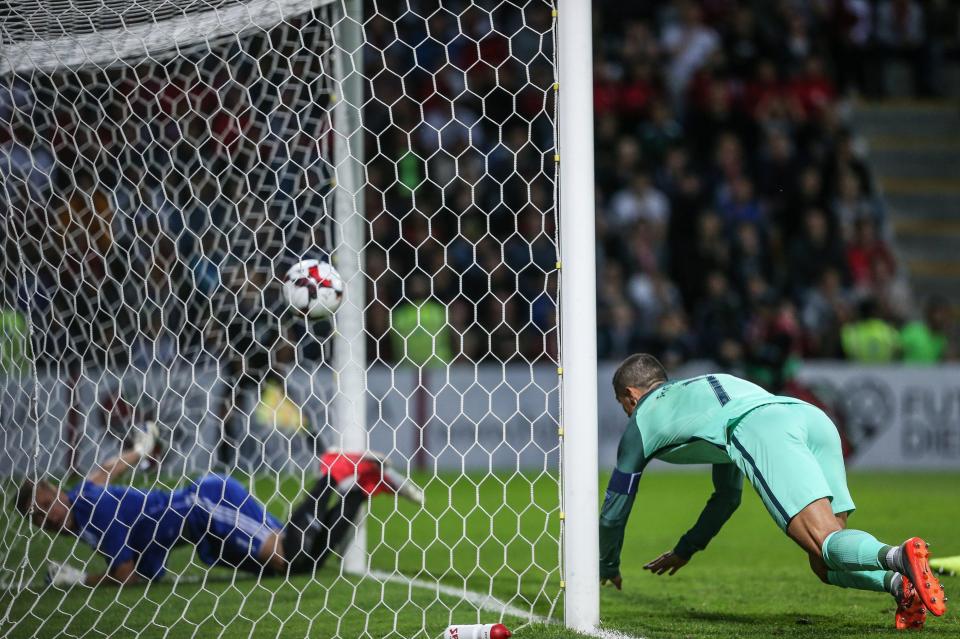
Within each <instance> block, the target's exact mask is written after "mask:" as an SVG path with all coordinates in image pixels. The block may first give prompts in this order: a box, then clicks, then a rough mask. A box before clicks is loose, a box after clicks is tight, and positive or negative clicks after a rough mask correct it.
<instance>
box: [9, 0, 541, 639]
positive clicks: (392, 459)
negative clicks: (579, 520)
mask: <svg viewBox="0 0 960 639" xmlns="http://www.w3.org/2000/svg"><path fill="white" fill-rule="evenodd" d="M441 4H442V6H441ZM552 15H553V13H552V7H551V5H550V3H548V2H544V1H542V0H527V1H526V2H519V3H513V2H498V1H494V0H491V1H486V2H483V1H478V2H467V1H457V2H443V3H438V2H433V3H431V2H427V1H423V2H414V1H411V2H408V3H405V4H402V5H400V4H399V3H398V4H397V5H394V3H376V2H367V3H365V4H364V3H358V4H350V3H347V6H344V5H343V4H342V3H338V2H333V3H327V2H305V1H300V0H284V1H280V2H258V1H253V2H240V1H239V0H236V1H228V0H224V1H219V2H212V1H204V2H199V1H193V0H177V1H163V2H160V1H156V0H154V1H150V2H144V1H140V2H115V1H113V0H106V1H98V2H23V3H17V5H16V6H15V7H14V8H13V9H12V10H11V11H10V13H9V14H8V16H6V17H5V19H4V21H3V23H2V25H0V36H2V42H3V52H2V56H0V70H2V71H3V72H4V75H3V76H2V81H0V138H2V139H0V143H2V144H0V180H2V182H0V184H2V189H0V198H2V199H3V203H2V207H0V210H2V211H3V220H2V223H3V237H4V240H3V246H2V257H3V262H2V289H0V428H2V437H3V451H2V452H0V473H2V475H3V477H4V478H5V479H6V481H5V482H4V487H5V490H4V495H5V501H4V508H3V511H2V513H0V526H2V528H3V530H4V534H3V536H2V540H0V553H2V555H0V556H2V581H3V584H2V585H3V587H4V589H5V590H4V591H3V594H0V608H2V609H3V612H4V614H3V616H2V617H0V629H2V630H0V632H2V633H3V634H5V635H12V636H76V637H79V636H83V637H92V636H114V635H115V634H116V633H117V632H118V629H119V630H120V631H122V632H123V634H137V635H142V636H224V635H227V634H233V633H237V632H240V633H241V634H246V635H250V636H253V635H257V636H260V635H269V636H275V635H279V634H281V633H284V634H287V633H290V634H304V635H305V634H308V633H309V634H310V636H338V637H352V636H370V637H384V636H403V637H409V636H436V634H437V633H438V632H439V630H440V629H442V628H443V627H445V626H446V625H447V624H449V623H451V622H459V623H473V622H477V621H480V620H489V619H491V618H492V619H495V620H496V619H500V618H503V619H505V620H507V621H512V622H513V623H514V624H515V623H516V622H517V620H518V619H520V620H526V619H529V618H530V614H531V613H532V614H534V615H544V616H551V615H554V616H555V615H556V614H557V611H556V610H555V606H556V604H557V601H558V595H559V593H560V570H559V536H560V522H559V517H558V515H559V477H558V465H559V451H560V448H559V437H558V424H557V406H558V402H559V397H558V394H559V382H558V372H557V361H556V360H557V348H558V345H557V337H558V327H557V291H556V287H557V280H556V264H557V243H556V219H555V216H556V208H555V195H554V191H555V152H556V151H555V134H554V124H555V122H554V92H555V79H554V76H555V74H554V66H555V65H554V44H553V17H552ZM302 259H318V260H321V261H330V262H331V263H332V264H333V265H334V266H336V267H337V268H339V269H340V270H341V272H342V274H343V276H344V280H345V286H346V292H345V294H344V302H343V305H342V306H341V308H340V310H339V311H338V312H337V313H336V314H334V315H333V316H331V317H329V318H326V319H322V320H314V319H309V318H307V317H305V316H304V314H303V313H302V312H300V310H298V309H296V308H293V307H291V306H290V304H289V303H288V301H287V299H286V298H285V297H284V295H283V287H282V280H283V278H284V274H285V273H286V272H287V270H288V268H289V267H290V266H291V265H293V264H294V263H296V262H298V261H300V260H302ZM151 423H156V426H157V431H158V434H159V441H158V442H157V443H156V445H153V442H152V441H150V436H151V429H150V427H149V426H148V424H151ZM144 442H146V443H144ZM145 447H146V448H145ZM371 451H379V452H378V453H373V452H371ZM118 458H119V459H120V460H121V461H120V462H118V463H114V460H116V459H118ZM25 479H26V480H27V481H26V482H24V480H25ZM104 483H106V485H107V487H106V489H103V488H101V487H100V485H101V484H104ZM131 486H132V487H134V488H131ZM420 489H422V495H421V493H420ZM58 490H63V491H64V492H63V493H61V495H62V497H59V498H57V497H51V495H56V494H57V492H56V491H58ZM45 491H53V492H45ZM51 503H52V504H54V505H51ZM56 504H62V505H63V509H58V508H59V507H58V506H57V505H56ZM58 517H59V518H60V519H58ZM36 524H42V528H41V527H39V526H38V525H36ZM354 537H355V538H356V540H355V541H351V539H352V538H354ZM271 549H272V550H271ZM344 555H346V558H345V559H343V560H342V561H341V558H342V557H344ZM351 557H352V559H351ZM104 559H106V561H104ZM298 562H299V563H298ZM304 566H306V568H304ZM70 568H75V569H78V570H80V571H82V572H83V573H84V574H83V575H80V576H78V575H77V574H74V573H72V572H70ZM104 571H107V573H108V577H107V578H106V579H105V580H104V581H102V582H101V583H100V584H99V585H96V586H93V590H89V589H88V586H84V585H79V584H76V583H74V582H76V581H80V580H82V579H83V580H87V581H89V580H91V579H92V577H91V575H95V574H97V573H101V572H104ZM125 571H130V572H132V575H133V576H132V577H131V578H130V580H129V581H127V582H124V583H119V582H121V581H123V580H124V579H125V577H124V576H123V575H124V574H125ZM467 592H471V593H480V594H481V595H483V596H468V597H466V598H464V597H463V593H467Z"/></svg>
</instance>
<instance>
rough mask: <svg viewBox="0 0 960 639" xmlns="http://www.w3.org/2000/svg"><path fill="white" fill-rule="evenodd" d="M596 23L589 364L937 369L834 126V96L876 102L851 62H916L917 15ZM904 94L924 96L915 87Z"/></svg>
mask: <svg viewBox="0 0 960 639" xmlns="http://www.w3.org/2000/svg"><path fill="white" fill-rule="evenodd" d="M607 4H609V5H611V6H610V7H608V8H609V9H611V10H610V11H604V12H602V14H601V20H602V23H601V27H600V32H599V34H598V35H599V37H598V38H597V41H598V42H599V43H601V47H600V50H599V52H598V54H597V58H596V62H595V69H594V73H595V78H594V81H595V95H594V104H595V110H596V122H597V126H596V133H597V142H596V143H597V148H598V149H601V150H610V151H612V152H603V151H601V152H600V153H598V155H597V179H598V195H597V205H598V206H597V233H598V242H599V244H598V248H599V253H600V255H601V260H600V264H599V268H600V272H599V281H600V288H599V289H598V291H599V295H600V325H601V328H600V335H599V337H600V353H601V356H605V357H610V358H619V357H622V356H623V355H625V354H627V353H630V352H634V351H637V350H647V351H652V352H655V353H657V354H658V355H660V356H661V358H662V359H663V360H665V361H667V362H672V363H678V362H680V361H683V360H685V359H687V358H690V357H710V358H713V359H716V360H718V361H720V362H722V363H724V364H725V365H727V366H730V367H732V368H738V367H741V366H743V365H747V366H749V365H750V364H759V365H767V366H770V365H775V364H776V363H777V362H783V361H785V360H786V359H787V358H788V357H789V356H792V355H796V356H803V357H807V358H846V359H850V360H855V361H861V362H884V361H895V360H898V359H901V358H903V359H905V360H907V361H911V362H931V361H937V360H940V359H943V358H944V357H947V356H948V351H949V349H948V345H947V343H946V335H947V332H948V323H949V314H948V311H947V304H946V302H945V301H944V300H931V301H930V303H929V304H928V312H927V313H926V316H925V317H922V316H918V315H919V314H917V313H916V311H915V309H916V306H915V305H914V303H913V301H912V300H911V299H910V298H909V295H908V290H907V288H906V285H905V277H904V274H903V273H902V271H901V269H900V268H899V265H898V263H897V259H896V257H895V254H894V250H893V247H892V246H891V245H890V240H889V233H888V230H887V228H886V225H885V219H884V207H883V201H882V198H881V197H880V196H879V194H878V190H877V185H876V184H875V182H874V180H873V178H872V176H871V171H870V167H869V162H868V161H867V160H865V159H864V157H863V156H862V155H861V153H858V144H857V138H856V131H851V130H850V128H849V127H848V125H847V123H846V120H845V117H844V115H845V113H844V105H845V102H844V99H845V98H846V97H849V96H850V95H851V94H852V93H854V92H859V93H864V92H866V93H879V92H882V91H883V89H884V87H883V84H882V78H880V79H879V80H878V79H876V78H871V77H869V74H867V73H865V71H866V69H865V68H864V66H865V65H864V62H863V56H864V55H866V51H867V47H868V46H870V47H876V46H880V45H882V46H884V47H885V48H884V51H885V52H886V54H887V55H894V54H902V55H904V56H906V57H907V58H908V59H910V60H918V59H921V58H923V59H925V60H926V59H927V58H924V56H926V55H927V54H928V53H929V52H928V51H926V50H921V49H922V48H923V47H924V46H929V45H921V44H920V43H928V42H929V39H928V38H926V35H925V33H924V32H923V29H924V22H923V19H922V13H921V14H917V13H916V12H920V11H921V7H920V5H919V4H918V3H916V2H882V3H879V5H878V6H877V7H875V10H874V11H871V5H870V3H867V2H849V1H848V2H821V3H789V2H780V3H739V4H738V3H723V2H719V3H718V2H705V3H695V2H673V3H669V4H668V5H666V6H660V7H657V8H650V7H646V8H636V9H631V8H627V7H625V6H624V7H623V8H621V10H620V11H617V9H616V8H614V7H613V6H612V5H613V4H615V3H607ZM891 21H892V22H891ZM904 21H906V22H907V24H904V23H903V22H904ZM928 24H929V23H928ZM911 30H919V33H914V32H913V31H911ZM891 34H897V37H902V38H908V37H909V38H913V40H910V42H912V43H913V44H910V42H907V41H906V40H904V41H903V42H900V44H899V45H898V44H897V42H896V41H895V38H894V36H893V35H891ZM898 46H899V47H900V49H899V50H898V49H897V47H898ZM854 50H855V51H854ZM839 51H842V52H844V55H834V56H833V57H832V59H835V60H841V61H842V62H841V63H840V64H837V65H834V67H833V68H828V65H827V63H826V60H827V59H831V58H830V57H829V56H830V54H836V52H839ZM847 54H849V55H847ZM918 66H924V65H918ZM924 68H926V69H929V68H930V66H929V65H926V66H924ZM869 69H870V70H872V71H876V72H880V73H882V67H881V65H869ZM914 80H915V85H916V91H917V93H918V94H921V95H922V94H926V93H929V92H930V91H931V87H930V86H929V75H928V74H927V75H923V74H920V75H918V76H917V77H915V78H914ZM911 320H919V321H920V324H917V323H916V322H913V321H911ZM924 322H925V323H924ZM900 327H902V330H900ZM934 342H935V343H936V344H935V345H934ZM952 354H954V355H955V354H956V353H955V352H953V353H952Z"/></svg>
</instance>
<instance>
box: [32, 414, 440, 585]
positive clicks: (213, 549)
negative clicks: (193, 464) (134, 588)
mask: <svg viewBox="0 0 960 639" xmlns="http://www.w3.org/2000/svg"><path fill="white" fill-rule="evenodd" d="M156 433H157V430H156V426H155V425H153V424H148V426H147V428H146V429H145V430H144V431H141V432H140V433H139V434H138V436H137V437H136V438H135V440H134V445H133V447H132V449H130V450H128V451H126V452H123V453H122V454H121V455H120V456H119V457H116V458H114V459H111V460H109V461H108V462H106V463H104V464H100V465H98V466H97V468H95V469H94V470H93V471H91V472H90V473H89V474H88V475H87V477H86V479H85V480H84V481H83V482H82V483H81V484H80V485H79V486H77V487H76V488H74V489H73V490H70V491H68V492H65V491H63V490H61V489H60V488H59V487H57V486H55V485H53V484H51V483H50V482H48V481H39V482H37V483H33V482H31V481H30V480H26V481H24V482H23V484H22V485H21V486H20V490H19V493H18V495H17V510H19V511H20V513H21V514H23V515H24V516H29V517H30V519H31V520H32V522H33V523H34V524H36V525H37V526H41V527H43V528H45V529H46V530H48V531H50V532H53V533H61V534H68V535H75V536H78V537H80V538H81V539H82V540H83V541H85V542H86V543H88V544H89V545H90V546H92V547H93V548H94V550H96V551H97V552H99V553H100V554H101V555H103V556H104V557H105V558H106V560H107V563H108V569H107V571H106V572H105V573H102V574H84V573H83V572H82V571H80V570H78V569H76V568H73V567H71V566H67V565H63V564H57V563H54V562H51V564H50V566H49V567H48V577H49V579H50V580H51V581H52V582H53V583H54V584H56V585H71V584H80V583H83V584H86V585H89V586H93V585H97V584H114V585H120V584H126V583H132V582H136V581H141V580H154V579H159V578H160V577H162V576H163V574H164V570H165V564H166V561H167V555H168V554H169V553H170V551H171V550H172V549H173V548H175V547H177V546H180V545H183V544H192V545H193V546H194V547H195V548H196V550H197V555H198V556H199V558H200V559H201V561H203V562H204V563H206V564H208V565H210V566H223V567H227V568H232V569H239V570H244V571H247V572H252V573H255V574H264V575H274V574H298V573H310V572H312V571H313V570H314V569H316V568H319V567H321V566H322V565H323V563H324V562H325V561H326V559H327V558H328V557H329V556H330V553H331V552H332V551H334V550H336V549H337V548H339V547H340V546H341V545H342V544H343V543H344V541H345V540H346V538H347V537H348V536H349V534H350V533H351V532H352V531H353V530H354V529H355V526H356V523H357V519H358V517H359V514H360V507H361V506H362V505H363V503H364V502H365V501H366V500H367V499H368V498H369V497H371V496H373V495H376V494H380V493H397V494H399V495H401V496H404V497H408V498H410V499H413V500H415V501H421V500H422V493H421V492H420V490H419V489H418V488H417V487H416V486H414V485H413V484H412V483H411V482H410V481H409V480H407V479H406V478H404V477H403V476H402V475H400V474H399V473H397V472H396V471H395V470H393V469H392V468H390V467H389V466H387V465H386V463H385V462H384V460H383V458H381V457H378V456H376V455H373V454H361V453H340V452H337V451H332V452H328V453H327V454H325V455H324V456H323V458H322V459H321V464H320V470H321V474H320V478H319V479H318V480H317V482H316V483H315V485H314V486H313V487H312V488H311V490H310V491H309V494H308V495H307V497H306V498H304V499H303V501H302V502H301V503H300V504H298V505H297V506H295V507H294V509H293V512H292V514H291V516H290V521H289V522H288V523H287V524H286V525H283V524H281V523H280V521H278V520H277V519H276V518H275V517H274V516H273V515H271V514H270V513H268V512H267V511H266V509H265V508H264V506H263V505H262V504H261V503H260V502H259V501H257V499H256V498H255V497H254V496H253V495H251V494H250V493H249V492H248V491H247V489H246V488H244V487H243V485H241V484H240V482H238V481H236V480H234V479H231V478H229V477H224V476H222V475H212V474H211V475H205V476H203V477H200V478H198V479H196V480H194V481H192V482H191V483H190V484H189V485H187V486H186V487H184V488H178V489H176V490H172V491H169V490H162V489H153V490H141V489H138V488H132V487H129V486H123V485H115V483H116V480H117V478H118V477H119V476H120V475H121V474H123V473H124V472H125V471H126V470H128V469H130V468H134V467H136V466H137V465H138V464H139V463H140V461H141V460H142V459H143V458H144V457H145V456H146V455H147V454H148V452H149V451H152V450H153V448H154V443H155V440H156ZM334 494H336V495H337V497H339V499H334V500H333V503H332V504H330V505H329V506H328V503H329V502H330V500H331V497H333V496H334Z"/></svg>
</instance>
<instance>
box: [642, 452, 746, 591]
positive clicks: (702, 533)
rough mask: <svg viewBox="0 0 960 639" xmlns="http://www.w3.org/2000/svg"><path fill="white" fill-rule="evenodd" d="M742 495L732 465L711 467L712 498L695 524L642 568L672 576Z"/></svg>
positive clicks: (737, 473)
mask: <svg viewBox="0 0 960 639" xmlns="http://www.w3.org/2000/svg"><path fill="white" fill-rule="evenodd" d="M742 494H743V473H741V472H740V469H738V468H737V467H736V466H735V465H733V464H714V466H713V494H712V495H710V499H709V500H707V505H706V506H704V508H703V512H701V513H700V517H699V518H697V523H695V524H694V525H693V528H691V529H690V530H688V531H687V532H686V533H685V534H684V535H683V536H682V537H681V538H680V541H678V542H677V545H676V546H674V548H673V550H669V551H667V552H665V553H663V554H662V555H660V556H659V557H657V558H656V559H654V560H653V561H650V562H648V563H647V564H646V565H645V566H644V568H646V569H647V570H649V571H650V572H653V573H654V574H657V575H662V574H663V573H665V572H668V571H669V574H671V575H672V574H674V573H675V572H677V571H678V570H680V569H681V568H683V566H685V565H686V564H687V562H688V561H690V558H691V557H692V556H693V555H694V553H696V552H698V551H700V550H703V549H704V548H706V547H707V544H708V543H710V540H711V539H713V538H714V537H715V536H716V535H717V533H718V532H720V529H721V528H723V525H724V524H725V523H727V520H728V519H730V515H732V514H733V513H734V511H735V510H736V509H737V507H738V506H739V505H740V497H741V495H742Z"/></svg>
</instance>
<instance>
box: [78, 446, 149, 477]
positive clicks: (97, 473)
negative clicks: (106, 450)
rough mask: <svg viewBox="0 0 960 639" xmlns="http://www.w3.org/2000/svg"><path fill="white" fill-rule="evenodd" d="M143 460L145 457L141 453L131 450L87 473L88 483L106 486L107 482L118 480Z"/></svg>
mask: <svg viewBox="0 0 960 639" xmlns="http://www.w3.org/2000/svg"><path fill="white" fill-rule="evenodd" d="M141 459H143V455H142V454H140V452H139V451H137V450H136V449H130V450H128V451H126V452H125V453H122V454H120V455H118V456H117V457H113V458H111V459H108V460H107V461H105V462H102V463H100V464H97V465H96V466H95V467H94V468H93V470H91V471H90V472H89V473H87V481H88V482H90V483H91V484H97V485H98V486H105V485H106V484H107V482H109V481H111V480H114V479H116V478H117V477H119V476H120V475H122V474H123V473H125V472H127V470H129V469H131V468H133V467H134V466H136V465H137V464H139V463H140V460H141Z"/></svg>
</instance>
